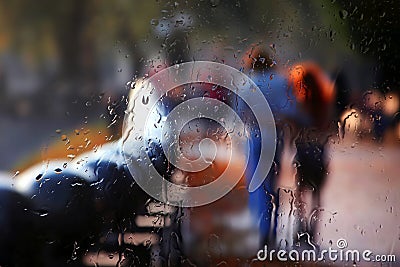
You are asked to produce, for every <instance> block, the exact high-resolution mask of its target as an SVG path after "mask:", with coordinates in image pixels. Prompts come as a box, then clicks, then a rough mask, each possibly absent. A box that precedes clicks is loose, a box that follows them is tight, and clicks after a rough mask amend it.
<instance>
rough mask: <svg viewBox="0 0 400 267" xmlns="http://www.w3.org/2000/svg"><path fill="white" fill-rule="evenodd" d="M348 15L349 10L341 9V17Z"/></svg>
mask: <svg viewBox="0 0 400 267" xmlns="http://www.w3.org/2000/svg"><path fill="white" fill-rule="evenodd" d="M348 15H349V12H347V10H344V9H342V10H340V11H339V16H340V18H341V19H346V18H347V16H348Z"/></svg>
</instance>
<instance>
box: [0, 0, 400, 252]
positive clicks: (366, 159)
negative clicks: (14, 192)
mask: <svg viewBox="0 0 400 267" xmlns="http://www.w3.org/2000/svg"><path fill="white" fill-rule="evenodd" d="M399 16H400V2H399V1H394V0H393V1H372V0H370V1H363V2H362V3H359V1H341V0H336V1H335V0H332V1H331V0H329V1H317V0H308V1H280V2H279V3H277V2H275V1H263V0H253V1H230V0H203V1H157V0H149V1H126V0H118V1H101V0H100V1H94V0H71V1H50V0H41V1H28V0H13V1H7V0H2V1H0V171H1V172H5V173H12V174H15V173H18V172H20V171H23V169H24V168H26V167H28V166H30V165H32V164H33V163H37V162H41V161H43V160H46V159H48V158H70V159H72V158H74V157H75V156H76V155H77V154H79V153H81V152H82V151H85V150H88V149H92V148H93V147H96V146H97V145H99V144H102V143H105V142H108V141H112V140H116V139H118V138H119V136H120V128H121V124H122V117H123V111H124V109H125V107H126V97H127V95H128V94H129V90H130V88H131V84H133V82H132V81H134V79H135V78H136V77H143V76H146V75H148V74H151V73H152V72H154V71H157V70H159V69H161V68H163V66H166V65H170V64H172V63H176V62H180V61H188V60H212V61H217V62H221V63H226V64H228V65H232V66H235V67H238V66H240V58H241V57H242V56H243V55H244V52H245V51H246V50H247V49H248V48H249V47H250V46H251V45H252V44H259V45H261V46H265V47H269V49H270V51H271V53H272V54H273V57H274V59H275V60H276V64H277V65H278V66H287V65H291V64H294V63H295V62H299V61H305V60H313V61H315V62H317V63H318V64H319V65H320V66H322V68H323V69H324V70H326V71H327V72H328V73H329V74H330V75H331V78H332V79H334V80H335V81H336V85H337V87H338V88H339V92H338V96H339V98H338V104H337V105H338V107H341V108H342V109H341V111H342V110H344V113H343V115H341V114H342V113H340V114H338V118H339V117H340V116H342V122H343V120H344V119H345V118H348V119H347V124H346V127H345V129H344V131H347V132H348V133H349V134H348V135H345V136H346V137H345V138H344V139H340V138H339V137H338V138H339V140H341V141H340V142H338V143H337V142H334V143H333V144H332V148H331V149H332V155H331V157H332V164H331V172H330V175H331V176H330V179H329V181H328V185H327V187H326V188H325V191H326V193H325V194H324V200H325V201H324V203H326V204H325V205H326V209H325V211H326V215H324V216H323V218H321V220H322V223H321V225H322V226H321V236H322V237H323V239H324V240H323V241H321V242H326V244H329V241H332V240H333V242H335V240H336V239H337V238H339V237H346V238H348V239H349V240H350V241H349V243H350V244H353V245H354V246H360V247H363V246H369V248H376V249H380V251H383V252H385V253H389V252H390V251H392V252H395V253H397V254H399V252H400V245H399V238H400V234H399V231H400V226H399V225H398V221H399V217H398V214H399V204H400V196H399V192H398V189H399V187H400V181H399V180H398V177H397V176H398V175H396V174H397V173H399V171H400V168H399V166H398V159H399V157H400V151H399V146H398V145H399V136H400V127H399V124H398V121H399V117H400V116H399V113H398V111H399V100H398V99H399V98H398V94H399V92H400V91H399V86H400V78H399V77H400V75H398V73H399V68H400V36H399V35H400V21H399ZM342 131H343V129H342ZM349 203H351V205H350V204H349ZM332 214H333V215H332ZM333 217H334V218H333ZM332 218H333V219H332ZM326 222H329V223H326ZM332 222H333V223H332ZM324 223H325V226H323V225H324ZM370 244H371V245H370ZM381 245H382V246H383V248H382V246H381ZM371 246H372V247H371Z"/></svg>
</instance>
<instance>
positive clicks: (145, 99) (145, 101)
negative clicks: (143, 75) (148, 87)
mask: <svg viewBox="0 0 400 267" xmlns="http://www.w3.org/2000/svg"><path fill="white" fill-rule="evenodd" d="M149 99H150V98H149V96H143V98H142V103H143V104H144V105H147V104H148V103H149Z"/></svg>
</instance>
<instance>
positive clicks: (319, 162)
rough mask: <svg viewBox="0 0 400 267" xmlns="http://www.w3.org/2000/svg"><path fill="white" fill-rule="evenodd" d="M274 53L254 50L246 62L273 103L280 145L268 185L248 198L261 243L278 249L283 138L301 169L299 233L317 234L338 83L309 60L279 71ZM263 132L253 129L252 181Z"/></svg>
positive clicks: (249, 172)
mask: <svg viewBox="0 0 400 267" xmlns="http://www.w3.org/2000/svg"><path fill="white" fill-rule="evenodd" d="M270 55H271V53H269V52H268V51H266V50H265V49H262V48H260V47H259V46H252V47H251V49H249V50H248V51H247V52H246V54H245V56H244V58H243V60H242V64H243V66H244V71H245V72H246V74H248V75H249V76H250V78H252V80H253V81H254V82H255V83H256V85H257V86H258V87H259V88H260V89H261V91H262V92H263V94H264V96H265V97H266V99H267V100H268V103H269V105H270V108H271V110H272V112H273V114H274V117H275V121H276V130H277V142H276V144H277V146H276V154H275V160H274V164H273V167H272V168H271V170H270V172H269V174H268V177H266V179H265V181H264V183H263V186H261V187H260V188H258V189H257V190H256V191H254V192H253V193H250V200H249V205H250V209H251V210H252V212H253V214H254V215H255V216H256V218H257V220H258V221H259V227H260V232H261V237H262V240H261V244H269V245H272V246H274V245H275V244H276V226H277V211H278V206H279V205H278V204H279V199H278V198H279V194H278V193H277V187H278V177H279V178H280V179H281V178H282V177H280V176H279V175H280V173H281V171H282V169H283V168H288V167H287V166H286V165H285V166H282V164H281V163H282V154H283V150H284V147H285V146H287V145H288V144H285V143H284V140H285V142H288V141H289V142H290V144H289V145H291V146H294V147H295V148H296V155H295V158H294V162H293V164H294V166H296V170H297V175H296V185H297V190H296V191H297V193H296V199H297V200H296V201H297V202H296V208H297V216H296V218H297V219H298V220H299V221H300V229H299V230H298V231H299V232H308V233H309V234H311V235H312V231H313V230H312V229H311V225H310V224H311V222H310V219H309V217H310V216H311V214H312V213H313V212H314V211H315V210H317V209H318V207H319V206H320V196H319V192H320V190H321V187H322V186H323V183H324V181H325V180H326V179H325V178H326V173H327V161H326V155H325V144H326V142H327V138H328V136H329V134H330V133H331V130H330V126H331V125H332V124H331V122H332V121H333V120H332V119H333V113H334V99H335V97H334V96H335V91H334V84H333V83H332V82H331V81H330V79H329V78H328V77H327V75H325V74H324V72H323V71H322V70H321V69H320V68H319V67H318V66H317V65H316V64H315V63H311V62H306V63H301V64H297V65H294V66H291V67H290V68H289V69H286V70H279V69H278V68H277V67H276V63H275V61H274V59H273V58H272V57H271V56H270ZM240 109H242V107H239V110H240ZM248 116H251V115H248ZM259 131H260V130H259V128H258V126H255V127H254V128H252V129H250V134H251V137H250V146H251V151H254V153H252V154H251V156H250V160H249V165H248V168H247V170H246V177H247V178H248V179H249V177H252V174H253V173H254V170H255V168H256V166H257V163H258V159H259V155H260V151H261V140H260V135H259ZM291 166H293V165H291ZM247 182H248V183H249V182H250V181H247ZM309 191H311V192H312V193H311V201H310V202H311V203H309V204H307V205H308V207H307V205H306V202H307V200H306V199H307V196H306V195H307V192H309Z"/></svg>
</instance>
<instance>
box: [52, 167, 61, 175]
mask: <svg viewBox="0 0 400 267" xmlns="http://www.w3.org/2000/svg"><path fill="white" fill-rule="evenodd" d="M54 172H55V173H57V174H60V173H62V169H60V168H57V169H55V170H54Z"/></svg>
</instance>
